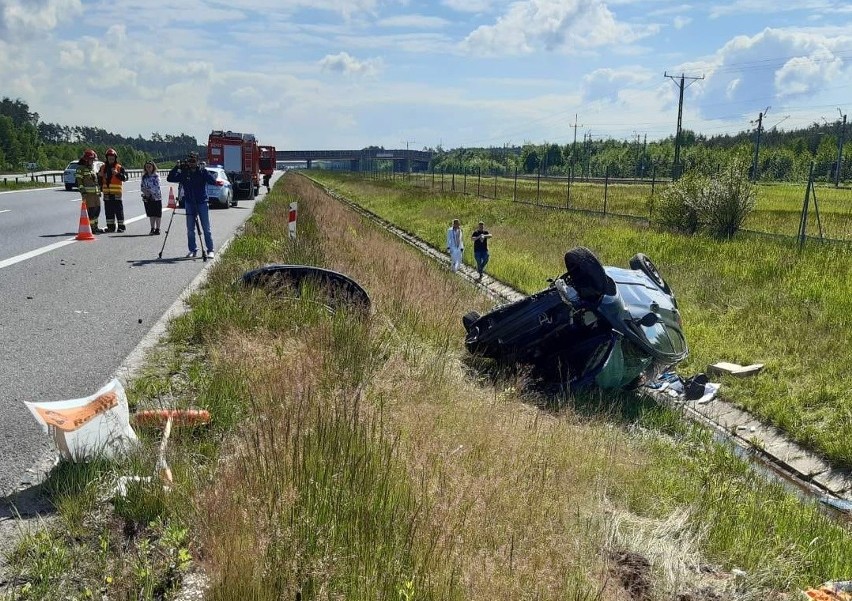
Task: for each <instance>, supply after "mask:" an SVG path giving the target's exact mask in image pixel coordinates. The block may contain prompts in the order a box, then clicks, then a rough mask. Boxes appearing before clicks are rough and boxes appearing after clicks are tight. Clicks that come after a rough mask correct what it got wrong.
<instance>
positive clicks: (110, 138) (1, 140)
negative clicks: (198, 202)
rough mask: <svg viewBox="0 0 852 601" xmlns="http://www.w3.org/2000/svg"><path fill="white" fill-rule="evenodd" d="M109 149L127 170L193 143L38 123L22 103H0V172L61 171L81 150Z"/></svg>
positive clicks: (180, 152) (182, 152)
mask: <svg viewBox="0 0 852 601" xmlns="http://www.w3.org/2000/svg"><path fill="white" fill-rule="evenodd" d="M109 147H112V148H115V149H116V151H117V152H118V156H119V159H120V160H121V162H122V163H123V164H125V165H127V166H129V167H141V166H142V164H143V163H144V162H145V161H146V160H149V159H153V160H155V161H158V160H168V159H176V158H178V157H182V156H186V154H187V153H188V152H190V151H193V150H194V151H198V150H199V146H198V142H197V140H196V139H195V138H194V137H193V136H189V135H186V134H180V135H178V136H175V135H170V134H167V135H161V134H160V133H158V132H154V133H152V134H151V138H150V139H145V138H143V137H142V136H141V135H139V136H137V137H135V138H129V137H125V136H122V135H119V134H114V133H112V132H108V131H106V130H105V129H102V128H99V127H91V126H85V125H60V124H57V123H44V122H42V121H40V119H39V115H38V113H35V112H31V111H30V109H29V106H28V105H27V104H26V102H24V101H22V100H20V99H16V100H12V99H10V98H3V99H2V100H0V171H7V172H8V171H20V170H21V167H22V164H24V163H30V162H33V163H38V165H39V166H40V167H41V168H43V169H62V168H64V167H65V165H67V164H68V163H69V162H70V161H73V160H76V159H78V158H80V155H81V154H82V153H83V150H85V149H86V148H94V149H95V151H96V152H97V153H98V154H99V155H101V156H102V155H103V154H104V153H105V152H106V149H107V148H109Z"/></svg>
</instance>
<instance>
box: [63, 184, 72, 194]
mask: <svg viewBox="0 0 852 601" xmlns="http://www.w3.org/2000/svg"><path fill="white" fill-rule="evenodd" d="M72 188H74V186H73V185H72V184H65V191H66V192H70V191H71V189H72Z"/></svg>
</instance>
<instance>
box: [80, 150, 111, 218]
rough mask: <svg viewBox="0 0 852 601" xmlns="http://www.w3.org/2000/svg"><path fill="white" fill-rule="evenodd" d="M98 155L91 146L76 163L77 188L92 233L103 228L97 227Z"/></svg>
mask: <svg viewBox="0 0 852 601" xmlns="http://www.w3.org/2000/svg"><path fill="white" fill-rule="evenodd" d="M96 160H98V155H97V154H96V153H95V151H94V150H92V149H91V148H88V149H86V151H85V152H83V156H81V157H80V160H79V161H78V164H77V173H76V175H75V179H76V181H77V189H78V190H80V195H81V196H82V197H83V200H85V201H86V212H87V213H88V214H89V223H90V224H91V226H92V233H93V234H103V233H104V230H102V229H101V228H99V227H98V217H100V214H101V189H100V187H99V186H98V176H97V174H96V173H95V169H94V166H95V161H96Z"/></svg>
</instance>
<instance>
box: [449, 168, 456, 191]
mask: <svg viewBox="0 0 852 601" xmlns="http://www.w3.org/2000/svg"><path fill="white" fill-rule="evenodd" d="M450 191H451V192H455V191H456V172H455V171H453V173H452V177H451V178H450Z"/></svg>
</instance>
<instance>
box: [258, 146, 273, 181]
mask: <svg viewBox="0 0 852 601" xmlns="http://www.w3.org/2000/svg"><path fill="white" fill-rule="evenodd" d="M258 149H259V150H260V172H261V173H262V174H263V185H264V186H266V189H267V190H269V180H270V178H271V177H272V172H273V171H275V165H276V164H277V161H276V159H275V147H274V146H258Z"/></svg>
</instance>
